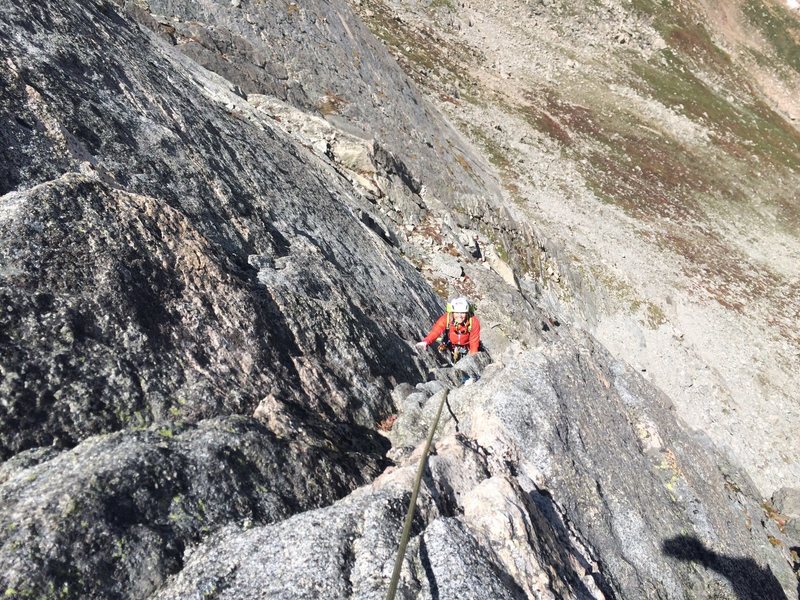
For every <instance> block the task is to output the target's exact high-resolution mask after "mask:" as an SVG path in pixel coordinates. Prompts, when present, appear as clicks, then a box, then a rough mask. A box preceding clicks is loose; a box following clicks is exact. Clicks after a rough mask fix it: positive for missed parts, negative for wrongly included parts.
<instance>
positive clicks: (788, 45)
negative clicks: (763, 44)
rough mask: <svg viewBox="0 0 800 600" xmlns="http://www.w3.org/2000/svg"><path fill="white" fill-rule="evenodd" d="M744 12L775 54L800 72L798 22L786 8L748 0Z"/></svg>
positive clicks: (759, 0) (799, 26) (799, 30)
mask: <svg viewBox="0 0 800 600" xmlns="http://www.w3.org/2000/svg"><path fill="white" fill-rule="evenodd" d="M744 14H745V15H746V16H747V18H748V19H750V22H751V23H753V25H755V26H756V27H757V28H758V29H759V30H760V31H761V33H763V34H764V37H766V38H767V40H769V42H770V44H772V47H773V48H774V49H775V52H776V53H777V55H778V56H779V57H780V58H782V59H783V60H785V61H786V63H787V64H788V65H789V66H791V67H792V68H793V69H794V70H795V71H798V72H800V43H798V40H800V24H798V22H797V21H796V20H795V19H793V18H792V16H791V15H790V14H789V13H788V12H787V10H786V9H785V8H784V7H782V6H773V5H769V4H767V3H765V2H762V1H761V0H748V1H747V2H745V5H744Z"/></svg>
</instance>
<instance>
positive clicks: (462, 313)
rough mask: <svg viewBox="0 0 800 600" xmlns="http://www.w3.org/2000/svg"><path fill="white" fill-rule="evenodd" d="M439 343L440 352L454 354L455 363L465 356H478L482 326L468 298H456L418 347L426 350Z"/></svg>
mask: <svg viewBox="0 0 800 600" xmlns="http://www.w3.org/2000/svg"><path fill="white" fill-rule="evenodd" d="M437 341H438V342H439V346H438V349H439V351H441V352H443V351H445V350H446V351H448V352H451V353H452V357H453V362H456V361H458V359H460V358H461V357H462V356H464V355H465V354H467V353H469V354H476V353H477V352H478V350H479V349H480V345H481V324H480V321H478V317H476V316H475V311H474V308H473V306H472V305H471V304H470V303H469V300H467V299H466V298H464V297H463V296H462V297H459V298H454V299H453V300H451V301H450V303H449V304H448V305H447V312H445V314H443V315H442V316H441V317H439V319H437V321H436V323H434V325H433V327H432V328H431V330H430V333H428V335H426V336H425V337H424V338H423V340H422V341H421V342H417V344H416V347H417V348H419V349H424V348H427V347H428V346H430V345H431V344H433V343H434V342H437Z"/></svg>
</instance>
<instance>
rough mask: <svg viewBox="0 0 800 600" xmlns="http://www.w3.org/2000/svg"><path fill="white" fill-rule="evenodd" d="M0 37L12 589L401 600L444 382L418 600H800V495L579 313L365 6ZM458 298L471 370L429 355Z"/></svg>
mask: <svg viewBox="0 0 800 600" xmlns="http://www.w3.org/2000/svg"><path fill="white" fill-rule="evenodd" d="M364 9H366V7H364V6H362V7H361V10H364ZM537 10H538V9H537ZM381 15H384V16H385V13H381ZM0 17H1V18H0V49H1V50H2V52H1V54H2V62H0V115H2V117H3V122H4V127H3V128H1V129H0V153H1V154H0V156H2V160H0V459H2V460H3V461H4V462H3V463H2V464H0V595H2V596H3V597H6V598H30V597H40V598H62V599H73V598H74V599H78V598H80V599H84V598H88V599H95V598H96V599H100V598H103V599H106V598H108V599H120V600H122V599H126V600H127V599H130V600H134V599H145V598H159V599H164V600H165V599H168V598H195V597H196V598H203V597H217V598H237V599H240V598H241V599H247V598H263V597H279V598H309V597H330V598H372V597H374V598H381V597H383V596H384V594H385V591H386V586H387V584H388V579H389V576H390V574H391V570H392V563H393V561H394V557H395V552H396V549H397V540H398V536H399V532H400V528H401V524H402V521H403V518H404V514H405V509H406V506H407V502H408V498H409V493H410V486H411V479H412V476H413V473H414V471H415V469H416V466H417V464H418V461H419V460H420V450H419V442H420V440H421V439H422V438H423V437H424V435H425V433H426V432H427V430H428V429H429V427H430V426H431V424H432V423H431V420H432V416H433V414H434V413H435V412H436V408H437V407H438V403H439V402H440V400H442V398H443V395H445V394H447V396H446V397H447V401H448V410H447V411H445V415H446V416H445V419H444V421H443V422H442V423H441V424H440V427H439V430H438V438H437V442H436V448H435V453H434V455H433V456H432V457H431V458H430V462H429V465H428V470H427V471H426V474H425V480H424V486H423V492H422V496H421V499H420V505H419V508H418V513H417V517H416V520H415V522H414V528H413V532H412V534H413V535H412V540H411V544H410V546H409V552H408V554H407V556H406V558H405V562H404V565H403V571H402V578H401V585H400V595H401V596H402V597H406V598H411V597H422V598H457V597H459V598H460V597H475V598H486V599H489V598H525V597H538V598H617V597H619V598H640V597H654V598H670V599H672V598H674V599H678V598H686V597H698V598H702V597H716V598H730V599H734V598H738V599H742V598H749V597H759V598H765V599H771V598H785V597H791V595H792V594H794V593H795V591H796V587H797V578H796V575H795V573H794V572H793V561H794V567H795V568H796V566H797V564H796V563H797V555H796V552H797V547H798V539H797V536H796V528H793V526H792V524H793V523H796V518H797V515H796V514H795V513H796V511H795V506H794V505H795V502H794V499H795V495H796V494H794V491H793V490H792V489H790V488H787V489H785V490H783V491H781V492H780V493H778V494H776V496H775V499H774V500H775V504H776V505H778V506H772V505H770V504H768V503H763V502H761V501H760V500H759V498H758V492H757V491H756V488H755V487H754V485H753V484H752V482H751V481H750V478H749V477H748V476H747V475H746V474H745V473H743V472H742V471H740V470H739V469H738V468H737V467H736V466H734V465H733V464H731V463H730V461H729V460H728V459H727V458H726V457H725V456H723V455H722V454H721V453H720V452H719V450H718V449H717V448H716V447H715V445H714V444H713V443H712V442H711V441H710V440H709V438H708V437H707V436H705V435H704V434H702V433H699V432H692V431H691V430H690V429H688V428H687V427H686V426H685V425H684V424H682V423H681V422H680V420H679V419H678V418H677V417H676V416H675V414H674V410H673V408H672V404H671V402H670V401H669V399H667V398H666V397H665V396H664V395H663V394H662V393H661V392H659V391H658V390H657V389H656V388H655V387H654V386H653V385H652V384H651V383H649V382H647V381H646V380H645V379H643V378H642V376H641V374H640V373H638V372H636V371H635V370H633V369H631V368H630V367H628V366H627V365H626V364H625V363H624V362H622V361H620V360H618V359H615V358H614V357H612V356H611V355H610V354H609V353H608V352H607V351H606V350H605V349H604V348H603V347H602V346H601V345H600V344H599V343H598V342H597V341H596V340H595V339H594V338H593V337H591V335H589V334H587V333H585V332H581V331H579V330H577V329H573V328H571V327H570V326H569V325H567V324H564V323H562V321H561V320H560V315H556V314H554V310H555V308H557V305H558V301H559V300H558V298H556V297H554V296H552V295H548V294H547V291H546V290H545V289H544V288H543V287H542V281H543V280H542V278H541V277H540V276H541V275H542V274H543V273H549V274H550V275H549V276H550V277H552V278H561V277H565V278H568V277H570V274H569V273H567V272H566V271H564V273H563V274H562V272H561V271H560V270H559V266H558V264H557V263H556V262H554V261H552V260H551V261H550V262H542V260H543V256H544V255H543V254H542V252H543V249H542V247H541V246H540V243H539V241H538V239H539V238H538V237H537V234H536V233H535V231H534V229H533V227H532V226H531V225H530V224H529V223H527V222H526V221H524V220H520V213H519V212H518V211H517V210H516V209H515V208H514V207H513V206H504V205H503V203H502V201H501V196H500V192H499V188H498V186H497V179H496V177H495V175H494V174H493V172H492V170H491V168H490V166H489V164H488V162H487V161H486V160H484V159H483V158H482V157H481V155H480V154H479V153H477V152H475V151H474V149H473V148H472V147H471V145H470V144H469V143H468V142H466V141H465V140H464V139H463V138H462V137H461V136H460V134H458V133H457V132H456V131H455V130H454V129H453V128H452V127H451V126H450V125H449V124H448V123H447V122H446V121H445V120H444V119H443V118H442V117H441V116H440V115H439V114H438V113H437V111H436V110H435V109H433V108H432V107H431V105H430V104H429V103H428V102H427V101H426V100H425V99H424V98H423V97H422V96H421V95H420V93H419V92H418V90H417V89H416V88H415V87H414V85H413V84H412V83H410V81H409V79H408V78H407V76H406V75H405V74H404V73H403V71H402V70H401V69H400V68H399V67H398V66H397V64H396V63H395V62H394V60H393V59H392V58H391V57H390V55H389V54H388V53H387V52H386V50H385V49H384V47H383V46H382V45H381V44H380V43H379V42H378V41H377V40H376V39H375V38H374V37H372V34H371V33H370V32H369V31H368V30H367V28H366V27H365V26H364V25H363V24H362V23H361V22H360V21H359V18H358V17H357V16H356V15H355V13H354V12H353V11H352V10H351V9H350V8H349V7H348V5H346V4H344V3H343V2H340V1H334V2H327V1H326V2H310V3H305V4H303V5H302V6H301V5H299V4H297V3H288V4H285V3H281V2H250V1H248V0H235V1H234V2H231V3H228V2H222V3H216V2H210V1H205V0H203V1H201V2H182V1H178V0H175V1H172V0H152V1H149V2H146V1H138V0H137V1H130V2H129V1H121V2H109V1H108V0H85V1H82V2H80V3H78V2H72V3H70V2H68V3H63V2H57V1H55V0H43V1H42V2H38V3H29V2H25V1H23V0H8V1H7V2H5V3H4V4H3V5H2V7H0ZM420 41H421V42H422V41H424V40H420ZM412 50H413V49H409V50H408V52H411V51H412ZM454 91H457V90H454ZM512 251H513V252H512ZM526 269H527V271H526ZM456 293H458V294H467V295H469V296H470V297H471V298H473V299H477V301H478V306H479V312H480V318H481V321H482V326H483V328H482V331H483V341H484V345H485V348H486V350H487V352H485V353H482V354H481V355H480V356H479V357H475V358H466V359H463V360H462V361H461V362H460V363H459V364H458V365H457V367H456V368H451V367H450V366H448V365H446V364H445V363H444V362H443V361H442V360H439V359H437V358H434V355H433V354H432V353H419V354H418V353H415V351H414V350H413V346H412V345H411V343H410V342H413V341H416V340H418V339H419V337H420V335H421V334H422V333H423V332H424V331H425V330H426V329H427V327H428V326H429V325H430V323H431V321H432V319H433V318H434V317H435V316H436V314H437V312H438V311H439V310H441V304H442V302H441V301H442V299H443V298H444V297H446V296H452V295H455V294H456ZM395 417H396V420H393V419H394V418H395ZM392 423H393V424H392ZM379 424H380V425H379ZM379 428H380V429H382V430H383V431H381V432H380V433H379V432H378V429H379ZM781 510H784V511H786V512H787V513H790V514H787V515H784V514H781V512H780V511H781ZM793 553H794V554H793Z"/></svg>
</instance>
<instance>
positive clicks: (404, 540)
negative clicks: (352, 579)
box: [386, 388, 450, 600]
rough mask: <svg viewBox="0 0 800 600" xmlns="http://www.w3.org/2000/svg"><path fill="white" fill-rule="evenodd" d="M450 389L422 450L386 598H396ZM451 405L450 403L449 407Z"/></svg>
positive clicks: (445, 393)
mask: <svg viewBox="0 0 800 600" xmlns="http://www.w3.org/2000/svg"><path fill="white" fill-rule="evenodd" d="M449 394H450V390H449V389H448V388H445V390H444V394H442V401H441V402H440V403H439V409H438V410H437V411H436V417H435V418H434V419H433V424H432V425H431V430H430V431H429V432H428V440H427V441H426V442H425V448H424V449H423V451H422V457H421V458H420V459H419V467H417V474H416V476H415V477H414V489H413V490H412V492H411V500H409V501H408V510H407V511H406V520H405V523H404V524H403V533H402V534H401V535H400V546H399V547H398V549H397V558H396V559H395V561H394V571H393V572H392V579H391V581H390V582H389V591H388V592H386V600H394V596H395V594H396V593H397V584H398V582H399V581H400V569H401V568H402V566H403V558H405V555H406V546H408V538H409V536H410V535H411V523H412V522H413V521H414V510H415V509H416V506H417V496H418V495H419V486H420V483H421V482H422V475H423V473H424V472H425V465H426V464H427V463H428V452H430V449H431V443H432V442H433V436H434V434H435V433H436V427H437V426H438V425H439V417H441V415H442V408H443V407H444V405H445V402H447V396H448V395H449ZM449 408H450V406H449V405H448V409H449Z"/></svg>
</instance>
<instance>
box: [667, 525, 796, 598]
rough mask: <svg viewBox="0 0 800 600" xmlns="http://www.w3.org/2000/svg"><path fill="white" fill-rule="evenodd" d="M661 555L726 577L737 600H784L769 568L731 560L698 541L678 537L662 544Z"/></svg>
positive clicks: (687, 537)
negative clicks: (697, 564) (690, 563)
mask: <svg viewBox="0 0 800 600" xmlns="http://www.w3.org/2000/svg"><path fill="white" fill-rule="evenodd" d="M662 548H663V550H664V553H665V554H666V555H667V556H672V557H674V558H677V559H678V560H682V561H687V562H696V563H699V564H701V565H702V566H704V567H705V568H706V569H711V570H712V571H716V572H717V573H719V574H720V575H723V576H724V577H726V578H727V579H728V580H729V581H730V582H731V585H732V586H733V589H734V591H735V592H736V596H737V598H739V599H740V600H752V599H753V598H759V599H760V600H786V594H785V593H784V591H783V588H782V587H781V585H780V583H779V582H778V580H777V579H776V578H775V576H774V575H773V574H772V571H770V569H769V567H767V568H762V567H761V566H759V564H758V563H757V562H756V561H754V560H753V559H752V558H734V557H731V556H725V555H724V554H717V553H716V552H714V551H713V550H709V549H708V548H706V546H705V545H704V544H703V543H702V542H701V541H700V540H698V539H697V538H695V537H692V536H687V535H679V536H675V537H673V538H670V539H668V540H665V541H664V543H663V544H662Z"/></svg>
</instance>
